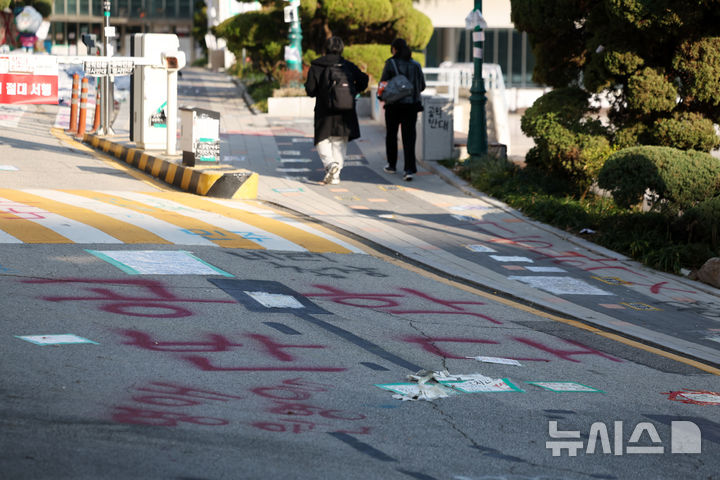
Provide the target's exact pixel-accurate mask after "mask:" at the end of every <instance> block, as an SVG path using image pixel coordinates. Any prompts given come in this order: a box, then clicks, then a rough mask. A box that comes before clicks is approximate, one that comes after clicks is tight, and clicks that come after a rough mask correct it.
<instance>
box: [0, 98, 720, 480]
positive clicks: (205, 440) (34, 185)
mask: <svg viewBox="0 0 720 480" xmlns="http://www.w3.org/2000/svg"><path fill="white" fill-rule="evenodd" d="M2 108H3V109H5V107H2ZM5 111H7V112H10V113H8V115H9V116H12V115H15V116H16V117H18V116H19V118H16V117H13V118H14V119H16V120H17V124H16V127H15V129H14V130H12V129H8V130H5V131H4V132H2V133H0V156H1V157H2V159H3V160H2V163H4V164H7V165H10V166H13V167H15V168H16V170H4V171H2V172H0V188H2V192H0V198H2V199H3V200H2V203H0V209H2V212H1V213H0V215H2V220H1V221H0V222H4V223H2V224H1V225H0V226H2V227H3V228H0V230H2V231H3V232H6V233H5V234H6V235H9V234H8V233H7V229H11V228H12V229H14V230H13V232H15V233H16V235H17V236H22V237H23V238H25V240H23V241H18V242H11V241H10V240H8V239H7V238H6V240H7V241H4V242H3V243H0V289H1V291H2V298H3V301H2V311H1V312H0V325H2V332H3V335H0V365H2V377H1V378H2V380H1V381H0V432H2V433H1V434H0V477H2V478H8V479H44V478H47V479H56V478H57V479H65V478H67V479H96V478H109V479H115V478H118V479H124V478H133V479H136V478H147V479H208V480H209V479H246V478H247V479H266V478H274V479H275V478H277V479H298V478H307V479H330V478H348V479H367V478H373V479H374V478H378V479H385V478H388V479H389V478H398V479H404V478H415V479H438V480H439V479H456V480H467V479H472V480H481V479H488V480H489V479H508V480H524V479H545V480H549V479H625V478H633V479H657V478H672V479H675V478H697V479H701V478H702V479H712V478H720V477H719V475H718V472H720V421H718V418H720V417H719V416H718V411H719V410H718V409H720V399H719V398H718V397H719V396H718V394H717V393H713V392H718V391H719V390H720V388H718V380H717V379H718V377H717V376H716V375H713V374H711V373H708V371H707V370H706V369H701V368H697V366H694V364H693V363H692V362H681V361H677V360H675V359H673V358H671V357H668V356H663V355H658V354H656V353H654V352H653V351H652V349H647V348H642V347H641V346H639V345H638V344H636V343H633V342H625V341H622V339H618V338H617V337H615V336H613V335H607V334H606V333H605V332H602V331H599V330H597V329H593V328H589V327H586V326H582V325H579V324H577V323H576V322H572V321H569V320H567V319H565V318H562V317H559V316H556V315H552V314H549V313H545V312H542V311H539V310H535V309H533V308H530V307H527V306H525V305H522V304H520V303H515V302H512V301H508V300H507V299H504V298H500V297H495V296H493V295H491V294H488V293H486V292H484V291H481V290H479V289H474V288H472V287H468V286H464V285H461V284H458V283H454V282H452V281H450V280H447V279H445V278H442V276H437V275H434V274H430V273H428V272H425V271H423V270H421V269H419V268H417V267H414V266H412V265H408V264H405V263H403V262H402V261H399V260H397V259H395V258H394V257H393V255H392V254H391V252H390V254H388V252H387V251H384V250H383V251H382V252H381V251H378V250H375V249H373V248H371V247H370V246H368V245H366V244H363V243H362V242H360V241H358V239H357V238H354V237H353V238H351V237H344V236H341V235H340V234H339V233H337V232H333V231H330V230H327V229H326V228H324V227H323V226H322V225H318V224H314V223H308V220H307V219H303V218H295V217H293V216H292V215H291V214H290V213H288V212H280V211H278V210H276V209H272V208H271V207H270V206H268V205H263V204H261V203H260V202H252V201H247V202H241V201H228V204H229V205H231V206H232V205H234V206H235V207H233V208H235V210H237V212H236V213H234V214H231V213H227V212H226V213H225V214H224V215H220V214H218V213H217V212H214V211H213V209H212V208H211V207H212V205H211V204H209V203H208V204H204V203H201V204H195V203H193V205H192V208H191V209H190V208H189V207H188V205H187V204H186V203H183V202H189V200H188V196H187V194H184V193H182V192H176V191H173V190H170V189H169V187H164V186H162V185H159V184H157V183H154V182H152V181H151V180H148V179H144V178H143V177H141V176H139V174H137V173H135V172H131V171H129V170H126V169H124V167H118V166H117V165H116V164H114V163H113V161H112V160H108V159H107V158H105V157H103V156H101V155H100V154H97V153H93V152H88V151H86V150H82V149H80V147H79V145H77V144H75V143H73V142H71V141H68V140H62V139H59V138H58V137H57V136H54V135H52V134H50V128H51V126H52V123H53V121H52V119H54V118H55V117H54V116H53V113H54V112H53V111H52V107H47V106H45V107H28V108H27V109H26V110H22V109H15V110H13V109H7V110H5ZM43 122H44V123H43ZM78 190H82V192H84V193H83V194H82V195H78ZM58 192H59V193H58ZM88 192H92V193H88ZM61 194H63V195H75V197H62V195H61ZM29 195H33V196H29ZM78 196H79V197H80V198H85V199H90V200H92V201H93V202H98V203H94V204H92V205H90V204H86V203H85V204H82V203H74V202H73V201H71V199H75V200H77V197H78ZM138 196H140V197H138ZM147 198H156V199H158V198H159V199H160V200H157V201H155V202H150V203H148V202H149V201H148V200H147ZM118 199H121V200H122V201H123V202H125V203H122V202H121V200H118ZM141 199H142V200H143V201H140V200H141ZM131 201H132V202H135V203H130V202H131ZM93 205H94V207H93ZM108 205H110V206H112V208H110V207H108ZM172 205H184V206H185V209H182V208H174V209H173V208H172ZM226 206H227V205H226ZM130 207H133V208H130ZM93 208H95V213H96V214H97V215H98V217H97V218H95V217H93V216H92V215H89V214H88V213H87V211H88V210H92V209H93ZM78 209H84V210H78ZM259 210H268V211H272V212H274V213H273V214H272V220H273V221H275V222H277V223H274V224H273V227H272V228H271V227H270V226H268V223H267V222H268V220H264V221H265V222H266V223H265V224H264V225H265V226H266V230H264V232H266V233H267V234H268V235H269V234H272V235H276V236H277V239H276V243H275V244H274V245H275V246H269V244H268V242H269V241H268V240H258V238H257V237H255V238H253V237H251V236H250V235H249V233H248V232H244V231H242V230H237V229H236V230H233V229H232V227H230V226H228V225H226V223H222V222H228V221H230V220H228V218H230V219H231V220H233V221H235V222H250V217H251V215H250V214H251V213H252V214H253V215H259V214H258V213H257V212H258V211H259ZM160 211H162V212H160ZM238 212H242V213H238ZM248 212H249V213H248ZM161 213H162V215H161ZM140 214H142V215H144V216H142V218H143V219H145V221H146V223H143V224H140V225H141V228H142V229H143V230H146V231H153V232H155V235H156V236H157V237H158V238H159V240H157V239H156V240H150V239H148V238H147V237H143V238H144V239H143V240H141V241H140V242H137V243H133V242H131V241H127V240H118V241H115V242H113V241H111V240H108V239H107V238H106V237H101V236H99V234H97V233H96V232H95V231H98V232H101V233H103V234H104V235H106V236H108V237H112V238H116V237H115V235H120V234H119V233H117V231H118V230H113V228H117V223H115V222H125V223H128V224H132V225H135V226H137V225H138V223H137V222H139V220H138V218H140V217H138V215H140ZM73 215H74V217H73ZM83 215H84V216H83ZM218 215H220V217H226V218H225V219H220V218H218ZM268 215H270V214H268ZM260 216H262V215H260ZM40 217H43V218H40ZM146 217H148V218H146ZM253 218H255V220H256V221H257V218H256V217H253ZM264 218H265V219H267V218H269V217H268V216H265V217H264ZM14 221H16V222H18V225H20V226H15V227H12V226H9V223H10V222H14ZM198 221H204V222H206V223H207V224H208V225H212V226H213V228H222V229H224V230H222V232H223V233H225V232H229V233H230V234H233V235H235V236H236V237H237V238H236V237H232V239H233V241H234V242H235V243H224V242H225V240H219V238H221V235H220V234H219V233H218V232H217V231H208V230H207V228H206V229H205V233H202V232H201V231H200V230H199V229H200V227H198V225H197V223H193V222H198ZM161 226H162V228H161ZM283 226H284V227H283ZM301 226H302V228H301ZM41 227H42V228H44V229H45V230H41ZM290 227H292V228H290ZM128 228H129V227H128ZM120 230H122V229H120ZM38 231H41V232H44V233H45V234H46V235H51V234H50V233H48V232H55V234H58V231H60V232H63V234H59V235H60V236H59V237H58V236H55V237H52V238H53V239H54V241H53V242H50V241H49V240H47V239H46V240H42V238H43V237H41V236H40V237H39V236H37V232H38ZM125 232H126V233H127V229H125ZM183 232H184V233H185V235H184V236H182V233H183ZM137 233H138V234H140V233H141V232H137ZM308 233H311V234H312V239H311V240H308V238H309V237H308V236H307V235H308ZM91 234H92V235H91ZM93 235H95V236H93ZM17 236H12V238H16V239H17V238H18V237H17ZM93 238H95V240H91V239H93ZM228 238H230V237H229V236H228ZM303 239H304V240H303ZM263 241H264V242H265V243H264V244H263ZM283 241H286V242H289V243H282V242H283ZM303 242H305V243H303ZM283 245H285V246H283ZM287 245H295V247H288V246H287ZM298 245H299V247H298ZM320 245H323V246H324V247H321V246H320ZM474 357H489V358H482V359H476V358H474ZM496 362H505V363H496ZM421 370H422V371H425V373H423V374H420V375H419V376H416V377H415V378H414V379H413V378H410V379H409V378H408V375H413V374H416V373H417V372H418V371H421ZM433 372H436V373H435V376H434V377H433V376H432V375H430V374H432V373H433ZM441 372H446V373H445V376H442V375H441ZM471 375H474V376H472V377H471ZM418 379H420V383H422V387H420V386H419V382H418V381H417V380H418ZM441 382H444V383H441ZM400 392H405V393H408V392H410V393H411V394H412V393H413V392H415V393H419V392H423V393H424V394H425V395H430V396H433V395H440V396H441V398H434V399H432V400H431V401H429V400H424V399H420V400H417V401H412V400H409V399H407V398H408V395H405V397H406V399H405V400H402V399H398V398H394V396H393V395H396V394H399V393H400ZM445 395H447V396H445ZM673 422H674V423H673Z"/></svg>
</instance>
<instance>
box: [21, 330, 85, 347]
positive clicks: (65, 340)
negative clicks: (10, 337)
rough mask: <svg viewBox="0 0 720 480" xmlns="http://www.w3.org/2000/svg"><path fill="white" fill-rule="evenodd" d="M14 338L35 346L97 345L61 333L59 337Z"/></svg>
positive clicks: (28, 336) (69, 334)
mask: <svg viewBox="0 0 720 480" xmlns="http://www.w3.org/2000/svg"><path fill="white" fill-rule="evenodd" d="M15 337H16V338H19V339H21V340H25V341H26V342H30V343H34V344H35V345H70V344H74V343H92V344H94V345H99V344H98V343H97V342H93V341H92V340H88V339H87V338H83V337H79V336H77V335H73V334H72V333H63V334H60V335H22V336H20V335H15Z"/></svg>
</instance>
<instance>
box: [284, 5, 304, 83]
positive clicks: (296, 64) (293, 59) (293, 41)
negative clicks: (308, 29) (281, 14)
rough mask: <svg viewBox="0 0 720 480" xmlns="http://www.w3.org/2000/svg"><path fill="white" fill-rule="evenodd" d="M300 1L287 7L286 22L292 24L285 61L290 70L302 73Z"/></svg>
mask: <svg viewBox="0 0 720 480" xmlns="http://www.w3.org/2000/svg"><path fill="white" fill-rule="evenodd" d="M298 7H300V0H291V1H290V5H289V6H287V7H285V21H286V22H288V23H290V32H289V33H288V39H289V40H290V45H289V48H287V49H286V52H285V61H286V62H287V67H288V70H295V71H297V72H302V29H301V28H300V13H299V12H298Z"/></svg>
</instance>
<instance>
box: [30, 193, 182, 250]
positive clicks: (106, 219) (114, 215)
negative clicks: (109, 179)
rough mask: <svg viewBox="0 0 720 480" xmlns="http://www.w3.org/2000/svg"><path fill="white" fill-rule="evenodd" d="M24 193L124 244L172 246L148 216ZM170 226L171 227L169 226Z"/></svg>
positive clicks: (78, 200)
mask: <svg viewBox="0 0 720 480" xmlns="http://www.w3.org/2000/svg"><path fill="white" fill-rule="evenodd" d="M23 192H26V193H30V194H32V195H34V196H35V197H36V198H43V199H48V200H51V201H52V202H43V204H42V205H43V206H46V205H48V204H64V206H63V208H62V210H58V213H62V214H63V215H64V216H71V218H73V219H74V220H77V221H80V222H83V223H86V224H90V225H92V226H93V227H95V228H97V229H99V230H102V231H103V232H105V233H107V234H108V235H111V236H113V237H115V238H117V239H118V240H121V241H122V242H123V243H159V244H169V243H172V242H170V241H169V240H166V239H165V238H163V237H162V236H160V235H157V234H155V233H153V232H152V230H153V228H152V226H151V225H150V224H151V223H156V222H157V221H155V222H153V221H154V220H155V219H153V218H152V217H149V216H147V215H143V214H140V213H136V212H133V211H132V210H127V209H122V208H120V207H116V206H114V205H109V204H107V203H103V202H100V201H97V200H92V199H89V198H85V197H82V196H79V195H72V194H70V193H65V192H60V191H48V190H39V189H27V190H23ZM88 212H89V213H88ZM123 217H125V218H123ZM128 220H129V221H128ZM166 225H168V226H169V224H166Z"/></svg>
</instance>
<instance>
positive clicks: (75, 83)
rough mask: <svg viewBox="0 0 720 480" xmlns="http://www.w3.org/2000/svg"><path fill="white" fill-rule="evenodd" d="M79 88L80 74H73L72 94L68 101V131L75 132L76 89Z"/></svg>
mask: <svg viewBox="0 0 720 480" xmlns="http://www.w3.org/2000/svg"><path fill="white" fill-rule="evenodd" d="M79 89H80V75H78V74H77V73H75V74H73V83H72V96H71V101H70V125H69V126H68V129H67V132H68V133H75V132H77V116H78V90H79Z"/></svg>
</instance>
